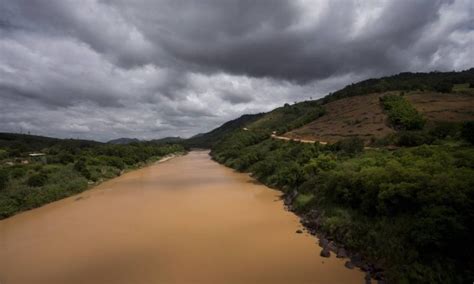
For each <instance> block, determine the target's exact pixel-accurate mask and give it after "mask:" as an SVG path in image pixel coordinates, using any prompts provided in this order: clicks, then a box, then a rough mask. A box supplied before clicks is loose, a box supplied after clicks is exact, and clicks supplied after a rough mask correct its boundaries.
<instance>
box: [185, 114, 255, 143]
mask: <svg viewBox="0 0 474 284" xmlns="http://www.w3.org/2000/svg"><path fill="white" fill-rule="evenodd" d="M263 115H264V113H258V114H246V115H242V116H241V117H239V118H237V119H234V120H230V121H228V122H226V123H224V124H222V125H221V126H219V127H217V128H215V129H213V130H211V131H210V132H207V133H199V134H197V135H195V136H193V137H191V138H189V139H187V140H186V141H184V144H185V145H186V146H188V147H197V148H210V147H211V146H212V145H214V143H216V142H218V141H219V140H220V139H222V138H223V137H224V136H226V135H227V134H230V133H232V132H233V131H234V130H237V129H240V128H243V127H245V126H246V125H248V124H249V123H252V122H254V121H256V120H258V119H259V118H261V117H263Z"/></svg>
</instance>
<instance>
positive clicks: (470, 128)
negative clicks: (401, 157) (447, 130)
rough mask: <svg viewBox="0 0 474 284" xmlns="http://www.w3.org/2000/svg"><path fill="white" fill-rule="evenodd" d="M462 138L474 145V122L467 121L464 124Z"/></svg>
mask: <svg viewBox="0 0 474 284" xmlns="http://www.w3.org/2000/svg"><path fill="white" fill-rule="evenodd" d="M461 136H462V137H463V138H464V139H466V140H467V141H469V143H471V144H474V121H467V122H465V123H464V124H463V126H462V130H461Z"/></svg>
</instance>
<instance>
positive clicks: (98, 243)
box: [0, 151, 364, 284]
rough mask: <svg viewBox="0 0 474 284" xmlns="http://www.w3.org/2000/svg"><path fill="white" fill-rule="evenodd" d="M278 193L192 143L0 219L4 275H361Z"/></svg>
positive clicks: (158, 278)
mask: <svg viewBox="0 0 474 284" xmlns="http://www.w3.org/2000/svg"><path fill="white" fill-rule="evenodd" d="M279 196H280V193H279V192H278V191H275V190H272V189H269V188H268V187H266V186H264V185H260V184H258V183H256V182H255V181H254V180H252V178H250V177H249V176H248V175H247V174H242V173H236V172H234V171H233V170H231V169H229V168H226V167H224V166H222V165H219V164H217V163H216V162H214V161H212V160H211V159H210V158H209V156H208V154H207V152H202V151H194V152H191V153H189V154H188V155H186V156H182V157H178V158H175V159H172V160H169V161H166V162H164V163H161V164H157V165H153V166H149V167H146V168H143V169H140V170H136V171H133V172H129V173H127V174H124V175H122V176H120V177H118V178H115V179H113V180H110V181H107V182H104V183H102V184H101V185H99V186H97V187H95V188H94V189H92V190H89V191H85V192H83V193H81V194H79V195H76V196H73V197H70V198H66V199H63V200H60V201H58V202H54V203H51V204H48V205H46V206H43V207H41V208H38V209H35V210H31V211H28V212H24V213H22V214H19V215H16V216H14V217H11V218H8V219H5V220H3V221H0V283H1V284H13V283H49V284H51V283H53V284H54V283H100V284H105V283H324V284H326V283H363V276H364V275H363V274H362V273H361V272H359V271H357V270H349V269H347V268H345V267H344V260H341V259H336V258H335V257H334V255H333V256H331V257H330V258H322V257H320V256H319V252H320V248H319V247H318V245H317V244H316V242H317V240H316V239H315V238H314V237H313V236H310V235H308V234H306V233H304V234H296V233H295V231H296V230H298V229H300V228H301V226H300V224H299V221H298V218H297V217H296V216H295V215H294V214H293V213H291V212H288V211H285V210H284V206H283V203H282V201H281V200H280V199H279Z"/></svg>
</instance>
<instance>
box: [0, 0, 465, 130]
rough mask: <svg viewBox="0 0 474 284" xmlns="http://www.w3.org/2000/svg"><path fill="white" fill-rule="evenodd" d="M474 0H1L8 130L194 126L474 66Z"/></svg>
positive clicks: (0, 104)
mask: <svg viewBox="0 0 474 284" xmlns="http://www.w3.org/2000/svg"><path fill="white" fill-rule="evenodd" d="M473 15H474V11H473V5H472V3H471V2H470V0H451V1H443V0H417V1H411V0H403V1H395V0H364V1H361V0H344V1H343V0H331V1H329V0H314V1H310V0H294V1H286V0H285V1H284V0H274V1H251V0H239V1H237V0H232V1H231V0H202V1H182V0H161V1H149V0H135V1H128V0H102V1H99V0H83V1H76V0H50V1H41V0H15V1H0V119H1V123H0V131H18V129H22V130H25V131H36V132H37V133H39V134H47V135H55V136H63V137H68V136H75V135H79V136H81V137H87V138H96V139H108V138H113V137H118V136H135V137H141V138H156V137H159V136H165V135H173V136H175V135H184V136H188V135H191V134H195V133H197V132H202V131H205V130H209V129H211V128H213V127H215V126H217V125H218V124H219V123H222V122H224V121H225V120H228V119H231V118H235V117H237V116H239V115H241V114H243V113H251V112H260V111H266V110H270V109H271V108H274V107H276V106H278V105H281V104H283V103H285V102H293V101H298V100H302V99H308V98H310V97H312V98H317V97H320V96H322V95H324V94H326V93H327V92H329V91H333V90H335V89H337V88H340V87H342V86H343V85H344V84H347V83H351V82H353V81H356V80H360V79H365V78H368V77H372V76H381V75H387V74H392V73H397V72H401V71H431V70H453V69H456V70H460V69H466V68H470V67H472V66H473V65H474V62H473V60H472V58H473V57H474V54H473V53H474V52H473V48H472V46H473V45H474V31H473V29H474V27H473V23H474V20H473Z"/></svg>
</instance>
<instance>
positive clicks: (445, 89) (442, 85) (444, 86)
mask: <svg viewBox="0 0 474 284" xmlns="http://www.w3.org/2000/svg"><path fill="white" fill-rule="evenodd" d="M434 89H435V91H437V92H440V93H451V91H452V89H453V84H452V83H450V82H447V81H441V82H439V83H438V84H436V85H435V86H434Z"/></svg>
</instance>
